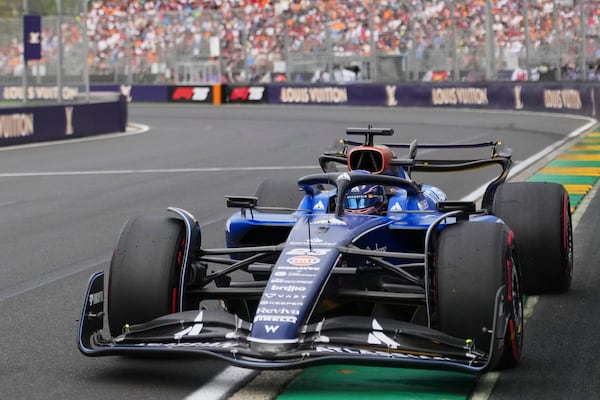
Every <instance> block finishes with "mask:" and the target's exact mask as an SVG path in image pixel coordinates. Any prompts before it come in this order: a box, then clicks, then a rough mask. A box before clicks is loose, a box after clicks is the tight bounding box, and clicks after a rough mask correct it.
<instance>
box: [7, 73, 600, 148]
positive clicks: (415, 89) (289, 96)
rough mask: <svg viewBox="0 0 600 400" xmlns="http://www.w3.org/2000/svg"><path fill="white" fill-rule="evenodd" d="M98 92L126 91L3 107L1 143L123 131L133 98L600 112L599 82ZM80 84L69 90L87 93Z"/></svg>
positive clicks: (45, 92)
mask: <svg viewBox="0 0 600 400" xmlns="http://www.w3.org/2000/svg"><path fill="white" fill-rule="evenodd" d="M91 90H92V92H93V93H92V94H93V95H94V97H96V96H97V94H98V92H107V91H110V92H117V93H120V96H119V100H118V101H114V102H111V101H103V102H93V103H89V104H68V105H55V106H39V107H24V108H9V109H4V110H0V146H7V145H14V144H23V143H32V142H39V141H47V140H57V139H64V138H70V137H82V136H88V135H94V134H98V133H107V132H122V131H124V130H125V126H126V123H127V102H131V101H133V102H160V103H164V102H172V103H181V102H183V103H199V104H212V105H220V104H231V103H245V104H252V103H267V104H302V105H331V106H335V105H349V106H380V107H428V108H470V109H497V110H511V111H538V112H542V111H543V112H554V113H566V114H580V115H586V116H590V117H593V118H596V117H597V116H598V114H599V112H600V109H599V107H600V106H599V105H600V83H590V82H566V83H560V82H477V83H469V82H464V83H463V82H461V83H453V82H435V83H431V82H427V83H406V84H404V83H403V84H395V83H388V84H385V83H380V84H370V83H354V84H346V85H323V84H320V85H310V84H286V83H275V84H256V85H228V84H223V85H221V84H218V85H134V86H129V85H97V86H92V87H91ZM55 92H56V88H52V87H47V88H35V90H31V91H30V93H28V98H29V99H32V100H36V99H38V97H39V98H40V99H41V98H43V99H47V97H48V96H52V95H55ZM0 93H1V94H2V97H1V98H2V99H5V100H17V99H19V98H22V89H21V88H19V87H12V86H0ZM81 93H82V90H81V88H77V87H73V88H69V90H68V91H67V93H64V91H63V95H65V94H69V95H72V96H73V97H81Z"/></svg>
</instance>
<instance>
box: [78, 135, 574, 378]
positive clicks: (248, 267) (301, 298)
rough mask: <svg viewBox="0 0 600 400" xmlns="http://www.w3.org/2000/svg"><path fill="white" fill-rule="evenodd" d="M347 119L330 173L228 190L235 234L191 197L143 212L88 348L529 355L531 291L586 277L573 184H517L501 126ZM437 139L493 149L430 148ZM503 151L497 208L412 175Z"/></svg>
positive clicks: (295, 361) (90, 317)
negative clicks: (492, 133) (219, 230)
mask: <svg viewBox="0 0 600 400" xmlns="http://www.w3.org/2000/svg"><path fill="white" fill-rule="evenodd" d="M347 134H349V135H362V136H364V138H365V140H364V141H361V142H355V141H351V140H347V139H343V140H340V143H339V145H340V146H339V148H338V149H336V150H334V151H330V152H325V153H324V154H322V155H321V157H320V158H319V163H320V165H321V168H322V170H323V173H319V174H314V175H308V176H304V177H301V178H300V179H299V180H298V181H297V182H282V181H276V180H275V181H272V180H271V181H265V182H263V183H262V184H261V185H260V186H259V187H258V189H257V192H256V195H255V196H237V197H233V196H229V197H227V198H226V200H227V206H228V207H232V208H236V209H239V211H236V212H235V213H234V214H233V215H232V216H231V217H230V218H229V219H228V221H227V224H226V232H225V233H226V242H227V248H222V249H205V248H203V247H202V246H201V231H200V227H199V225H198V223H197V221H196V219H195V218H194V217H193V216H192V215H191V214H190V213H188V212H187V211H184V210H182V209H177V208H169V211H170V212H171V214H167V215H147V216H140V217H136V218H133V219H130V220H129V221H128V222H127V223H126V224H125V226H124V227H123V230H122V231H121V234H120V237H119V240H118V243H117V245H116V249H115V251H114V255H113V257H112V260H111V264H110V271H109V273H108V277H107V278H106V277H105V274H104V273H103V272H98V273H96V274H94V275H93V276H92V277H91V280H90V283H89V286H88V289H87V293H86V296H85V304H84V307H83V313H82V316H81V321H80V328H79V349H80V350H81V352H82V353H83V354H85V355H87V356H105V355H117V354H120V355H142V354H148V353H150V354H155V355H156V354H169V355H173V354H175V355H177V354H181V355H190V354H191V355H198V356H212V357H217V358H220V359H223V360H226V361H228V362H230V363H231V364H234V365H237V366H242V367H247V368H257V369H285V368H300V367H304V366H309V365H317V364H326V363H330V364H331V363H345V364H364V365H381V366H385V365H388V366H411V367H418V368H431V369H448V370H456V371H463V372H472V373H478V372H482V371H486V370H489V369H497V368H507V367H512V366H515V365H516V364H517V363H518V362H519V359H520V358H521V351H522V341H523V293H542V292H565V291H567V290H568V289H569V287H570V284H571V276H572V269H573V236H572V228H571V211H570V204H569V197H568V195H567V193H566V192H565V190H564V188H563V187H562V186H561V185H558V184H553V183H529V182H517V183H507V182H505V181H506V178H507V176H508V171H509V169H510V166H511V154H510V151H509V150H508V149H504V148H503V147H502V145H501V143H500V142H486V143H477V144H468V145H422V144H417V142H416V141H414V142H412V143H406V144H387V145H382V144H379V145H376V144H374V143H373V142H374V138H375V137H377V136H389V135H392V134H393V130H391V129H375V128H372V127H369V128H364V129H363V128H349V129H348V130H347ZM392 149H395V150H396V151H399V152H404V153H406V154H407V156H406V157H405V158H399V157H397V156H395V154H394V151H393V150H392ZM420 149H436V150H441V151H450V152H452V151H455V149H463V150H461V151H465V149H466V151H471V150H473V151H474V150H475V149H484V150H485V152H486V154H487V152H488V150H491V156H489V157H487V156H486V157H483V158H475V159H467V160H465V159H461V160H456V159H422V158H418V157H417V153H418V151H419V150H420ZM340 165H341V166H343V168H342V170H341V171H338V167H339V166H340ZM486 166H499V167H500V168H499V169H500V170H501V172H500V174H499V176H498V177H496V178H495V179H494V180H492V181H491V182H490V183H489V185H488V186H487V189H486V191H485V193H484V195H483V198H482V199H481V201H480V202H481V205H480V206H477V203H476V202H472V201H449V200H448V199H447V198H446V195H445V193H444V192H443V191H442V190H440V189H439V188H436V187H433V186H430V185H426V184H420V183H417V182H416V181H415V180H414V179H413V176H414V175H415V172H417V171H422V172H423V171H424V172H457V171H465V170H472V169H479V168H482V167H486Z"/></svg>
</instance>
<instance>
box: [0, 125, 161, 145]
mask: <svg viewBox="0 0 600 400" xmlns="http://www.w3.org/2000/svg"><path fill="white" fill-rule="evenodd" d="M149 130H150V127H148V125H143V124H138V123H134V122H130V123H129V124H127V128H126V130H125V132H118V133H107V134H100V135H93V136H86V137H80V138H70V139H69V138H65V139H62V140H52V141H48V142H38V143H29V144H19V145H15V146H6V147H0V151H9V150H19V149H31V148H36V147H46V146H57V145H68V144H73V143H81V142H92V141H96V140H104V139H112V138H117V137H123V136H132V135H139V134H140V133H144V132H148V131H149Z"/></svg>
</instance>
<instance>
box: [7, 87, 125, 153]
mask: <svg viewBox="0 0 600 400" xmlns="http://www.w3.org/2000/svg"><path fill="white" fill-rule="evenodd" d="M126 127H127V100H126V99H125V97H124V96H119V99H118V100H117V101H112V102H97V103H86V104H63V105H52V106H37V107H14V108H6V109H0V146H12V145H18V144H27V143H37V142H46V141H51V140H61V139H72V138H78V137H85V136H91V135H97V134H101V133H111V132H124V131H125V129H126Z"/></svg>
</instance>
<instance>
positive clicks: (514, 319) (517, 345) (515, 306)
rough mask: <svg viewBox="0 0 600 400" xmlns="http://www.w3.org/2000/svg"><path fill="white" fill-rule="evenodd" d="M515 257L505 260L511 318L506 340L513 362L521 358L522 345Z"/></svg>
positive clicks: (520, 310) (517, 272) (521, 319)
mask: <svg viewBox="0 0 600 400" xmlns="http://www.w3.org/2000/svg"><path fill="white" fill-rule="evenodd" d="M515 260H516V257H515V255H514V254H513V255H512V256H511V257H510V259H508V260H507V263H506V264H507V273H508V282H509V286H508V301H509V303H510V309H511V316H510V319H509V321H508V322H509V323H508V338H509V341H510V346H511V350H512V356H513V358H514V360H515V361H518V360H519V359H520V358H521V348H522V344H523V322H524V317H523V296H522V293H521V286H520V280H519V270H518V267H517V264H516V263H515Z"/></svg>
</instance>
